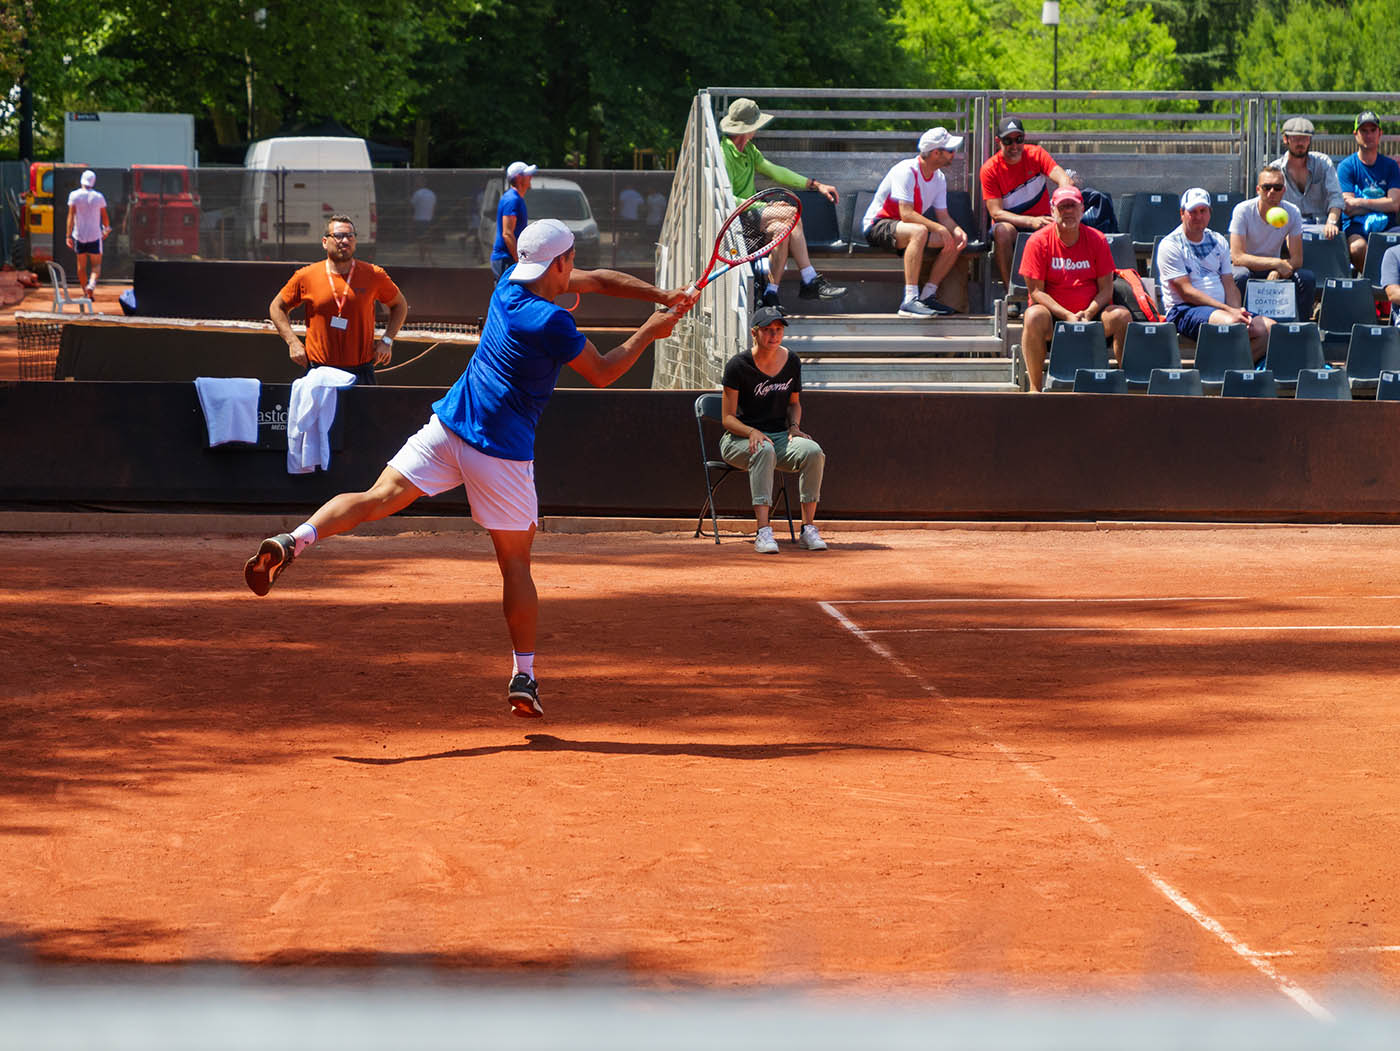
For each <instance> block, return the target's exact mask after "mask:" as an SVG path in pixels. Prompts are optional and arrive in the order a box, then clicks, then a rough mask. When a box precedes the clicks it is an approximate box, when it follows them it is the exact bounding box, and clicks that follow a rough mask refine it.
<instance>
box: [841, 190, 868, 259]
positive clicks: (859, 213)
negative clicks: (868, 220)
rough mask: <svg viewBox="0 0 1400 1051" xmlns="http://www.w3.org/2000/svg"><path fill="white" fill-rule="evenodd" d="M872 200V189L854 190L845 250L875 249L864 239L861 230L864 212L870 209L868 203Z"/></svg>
mask: <svg viewBox="0 0 1400 1051" xmlns="http://www.w3.org/2000/svg"><path fill="white" fill-rule="evenodd" d="M874 200H875V191H874V190H857V191H856V203H855V207H854V208H852V209H851V237H850V241H849V242H848V243H847V246H846V251H847V252H873V251H875V249H873V248H871V247H870V244H869V243H868V242H867V241H866V240H865V234H864V233H863V232H862V230H861V224H862V223H863V222H865V213H866V212H868V211H870V205H871V203H872V202H873V201H874Z"/></svg>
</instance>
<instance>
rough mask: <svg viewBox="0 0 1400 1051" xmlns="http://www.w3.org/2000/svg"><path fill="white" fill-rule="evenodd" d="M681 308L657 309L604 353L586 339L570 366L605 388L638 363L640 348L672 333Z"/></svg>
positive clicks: (588, 379)
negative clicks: (637, 327) (599, 351)
mask: <svg viewBox="0 0 1400 1051" xmlns="http://www.w3.org/2000/svg"><path fill="white" fill-rule="evenodd" d="M684 313H685V311H684V310H677V311H675V312H672V311H670V310H659V311H657V312H656V313H654V314H652V315H651V317H649V318H647V319H646V320H645V321H644V322H642V327H641V328H639V329H637V331H636V332H634V333H632V335H630V336H628V337H627V338H626V339H625V340H623V341H622V342H621V343H619V344H618V345H617V346H616V347H613V349H612V350H610V351H608V352H607V353H606V354H599V353H598V348H597V347H595V346H594V345H593V342H592V340H589V341H588V342H587V343H585V344H584V345H583V350H582V351H580V352H579V354H578V356H577V357H575V358H574V360H573V361H571V362H569V367H570V368H571V369H573V370H574V371H575V372H577V373H578V374H579V375H580V376H582V377H583V378H584V379H586V380H587V381H588V382H589V383H590V384H591V385H592V386H594V387H607V386H609V385H611V384H613V383H615V382H617V380H619V379H620V378H621V377H622V376H623V374H624V373H626V372H627V370H628V369H630V368H631V367H632V366H633V365H635V364H636V363H637V359H638V358H639V357H641V356H642V351H644V350H646V348H647V347H649V346H651V344H652V343H653V342H654V341H655V340H658V339H664V338H665V337H667V336H669V335H670V334H671V330H672V329H673V328H675V327H676V322H677V321H679V320H680V318H681V315H682V314H684Z"/></svg>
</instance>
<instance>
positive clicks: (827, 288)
mask: <svg viewBox="0 0 1400 1051" xmlns="http://www.w3.org/2000/svg"><path fill="white" fill-rule="evenodd" d="M845 294H846V289H845V288H844V287H843V286H841V285H833V284H832V283H831V282H830V281H828V280H827V279H826V278H824V277H822V275H821V274H818V275H817V276H816V277H814V278H812V280H810V281H804V282H802V284H801V286H800V287H799V288H798V289H797V295H798V298H799V299H840V298H841V297H842V296H844V295H845Z"/></svg>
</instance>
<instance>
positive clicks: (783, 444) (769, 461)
mask: <svg viewBox="0 0 1400 1051" xmlns="http://www.w3.org/2000/svg"><path fill="white" fill-rule="evenodd" d="M785 328H787V318H786V317H784V316H783V312H782V311H781V310H779V309H778V308H777V307H763V308H762V309H760V310H757V311H755V312H754V316H753V349H752V350H746V351H744V352H743V353H742V354H735V355H734V357H732V358H730V359H729V361H728V362H727V363H726V364H725V366H724V381H723V382H724V421H723V422H724V429H725V431H726V432H727V433H725V434H723V435H721V436H720V442H719V449H720V455H721V456H723V457H724V459H725V462H726V463H729V464H731V465H733V466H735V467H738V468H740V469H742V470H745V471H748V472H749V491H750V492H751V493H752V494H753V511H754V518H756V519H757V520H758V537H757V539H756V540H754V545H753V546H754V550H756V551H757V552H758V553H759V554H762V555H776V554H777V553H778V542H777V541H776V540H774V539H773V528H772V526H770V525H769V524H768V509H769V508H770V507H771V506H772V504H773V472H774V470H779V471H787V472H788V473H789V474H796V475H797V492H798V499H799V500H800V501H801V502H802V533H801V534H800V535H799V536H798V538H797V546H798V547H805V548H806V549H807V550H809V551H825V550H826V543H825V541H823V540H822V537H821V534H820V533H819V532H817V526H816V522H815V521H814V518H815V517H816V513H817V500H818V499H819V498H820V497H821V488H822V471H823V469H824V468H825V466H826V454H825V453H824V452H822V447H821V446H820V445H818V444H817V443H816V442H814V441H813V440H812V439H811V437H810V436H808V435H806V434H804V433H803V432H802V428H801V427H800V426H799V424H801V422H802V402H801V399H800V395H801V392H802V363H801V362H800V361H799V360H798V358H797V355H796V354H793V353H791V352H790V351H789V350H788V349H787V347H785V346H783V330H784V329H785Z"/></svg>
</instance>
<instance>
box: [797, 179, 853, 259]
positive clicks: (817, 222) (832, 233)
mask: <svg viewBox="0 0 1400 1051" xmlns="http://www.w3.org/2000/svg"><path fill="white" fill-rule="evenodd" d="M797 196H798V198H799V199H800V200H801V201H802V232H803V233H804V234H805V235H806V236H807V247H808V248H815V249H818V250H821V251H828V252H844V251H845V250H846V242H845V241H844V240H842V238H841V224H840V223H839V222H838V220H837V218H836V205H834V204H832V203H831V202H830V201H828V200H827V199H826V196H825V195H824V194H822V193H820V192H818V191H816V190H798V191H797Z"/></svg>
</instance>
